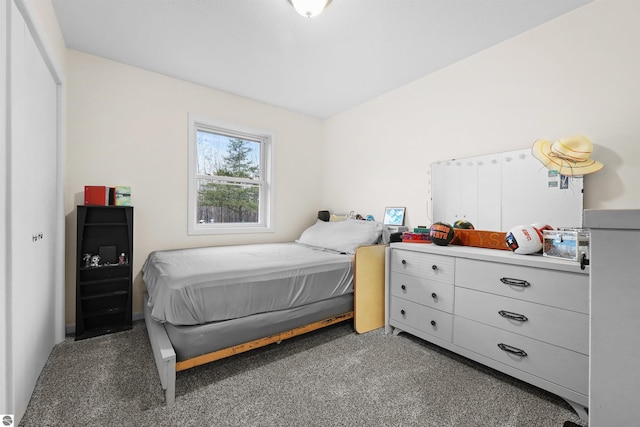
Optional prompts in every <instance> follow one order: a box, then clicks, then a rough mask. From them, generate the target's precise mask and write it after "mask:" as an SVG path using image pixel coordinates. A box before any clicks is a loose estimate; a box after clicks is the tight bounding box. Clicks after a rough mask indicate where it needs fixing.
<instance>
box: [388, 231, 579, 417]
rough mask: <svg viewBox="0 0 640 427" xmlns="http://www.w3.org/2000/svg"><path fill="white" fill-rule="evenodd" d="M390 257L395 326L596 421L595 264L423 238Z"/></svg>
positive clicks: (391, 250) (391, 328) (391, 327)
mask: <svg viewBox="0 0 640 427" xmlns="http://www.w3.org/2000/svg"><path fill="white" fill-rule="evenodd" d="M386 263H387V269H386V272H387V274H386V308H385V309H386V312H385V313H386V315H385V319H386V323H385V331H386V332H387V333H390V332H393V333H394V334H398V333H400V332H407V333H410V334H412V335H415V336H417V337H420V338H422V339H424V340H426V341H429V342H432V343H434V344H437V345H439V346H441V347H444V348H446V349H448V350H451V351H453V352H455V353H458V354H461V355H463V356H465V357H467V358H469V359H472V360H475V361H477V362H479V363H482V364H484V365H487V366H489V367H491V368H493V369H496V370H499V371H501V372H504V373H506V374H509V375H511V376H513V377H516V378H518V379H520V380H523V381H525V382H528V383H530V384H533V385H535V386H537V387H540V388H542V389H545V390H547V391H550V392H552V393H554V394H557V395H558V396H560V397H562V398H563V399H565V400H566V401H567V402H568V403H569V404H570V405H571V406H572V407H573V408H574V409H575V410H576V412H577V413H578V415H579V416H580V417H581V418H582V419H584V420H586V419H587V417H588V415H587V409H586V408H587V406H588V395H589V275H588V269H584V270H583V269H581V268H580V264H579V263H577V262H571V261H566V260H561V259H553V258H548V257H543V256H538V255H517V254H514V253H512V252H510V251H500V250H495V249H482V248H473V247H464V246H437V245H434V244H419V243H392V244H391V245H390V246H389V247H388V248H387V253H386Z"/></svg>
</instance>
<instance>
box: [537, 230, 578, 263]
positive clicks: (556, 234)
mask: <svg viewBox="0 0 640 427" xmlns="http://www.w3.org/2000/svg"><path fill="white" fill-rule="evenodd" d="M542 254H543V255H544V256H548V257H552V258H562V259H568V260H571V261H580V260H582V257H583V256H585V257H586V258H589V232H588V231H584V230H578V229H567V230H564V229H559V230H544V231H543V232H542Z"/></svg>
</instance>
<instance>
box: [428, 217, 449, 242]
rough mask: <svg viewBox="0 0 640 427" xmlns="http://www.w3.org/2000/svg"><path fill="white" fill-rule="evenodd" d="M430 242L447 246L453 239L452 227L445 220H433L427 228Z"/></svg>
mask: <svg viewBox="0 0 640 427" xmlns="http://www.w3.org/2000/svg"><path fill="white" fill-rule="evenodd" d="M429 236H431V242H433V243H435V244H436V245H440V246H447V245H448V244H449V243H450V242H451V241H452V240H453V227H452V226H451V225H450V224H447V223H446V222H434V223H433V225H431V228H430V229H429Z"/></svg>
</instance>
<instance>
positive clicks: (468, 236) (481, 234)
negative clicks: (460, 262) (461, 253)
mask: <svg viewBox="0 0 640 427" xmlns="http://www.w3.org/2000/svg"><path fill="white" fill-rule="evenodd" d="M453 233H454V234H453V240H452V241H451V244H452V245H460V246H475V247H476V248H488V249H501V250H504V251H510V250H511V249H509V247H508V246H507V244H506V242H505V238H506V237H507V233H504V232H501V231H484V230H467V229H462V228H456V229H454V232H453Z"/></svg>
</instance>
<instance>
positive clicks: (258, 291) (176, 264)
mask: <svg viewBox="0 0 640 427" xmlns="http://www.w3.org/2000/svg"><path fill="white" fill-rule="evenodd" d="M382 235H383V226H382V225H381V224H380V223H377V222H374V221H360V220H351V219H348V220H346V221H340V222H324V221H321V220H318V221H317V222H316V224H314V225H313V226H311V227H309V228H308V229H307V230H305V231H304V232H303V233H302V235H301V236H300V238H299V239H297V240H296V241H294V242H287V243H265V244H255V245H238V246H223V247H205V248H190V249H177V250H164V251H154V252H152V253H150V254H149V256H148V257H147V260H146V261H145V263H144V265H143V267H142V277H143V281H144V283H145V286H146V292H145V294H144V317H145V323H146V326H147V331H148V333H149V340H150V342H151V347H152V350H153V354H154V359H155V362H156V366H157V368H158V374H159V376H160V382H161V384H162V388H163V389H164V395H165V401H166V404H167V405H168V406H171V405H173V404H174V403H175V386H176V373H177V372H179V371H182V370H185V369H189V368H192V367H195V366H199V365H202V364H205V363H209V362H213V361H215V360H219V359H222V358H224V357H228V356H232V355H234V354H239V353H242V352H245V351H248V350H251V349H254V348H258V347H262V346H264V345H268V344H271V343H276V342H280V341H283V340H285V339H288V338H292V337H294V336H297V335H300V334H303V333H307V332H310V331H313V330H316V329H320V328H323V327H326V326H329V325H332V324H335V323H338V322H343V321H347V320H349V319H354V320H353V321H354V327H355V330H356V332H358V333H364V332H368V331H370V330H373V329H377V328H379V327H382V326H383V324H384V245H380V244H376V243H379V242H380V240H381V236H382Z"/></svg>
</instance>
